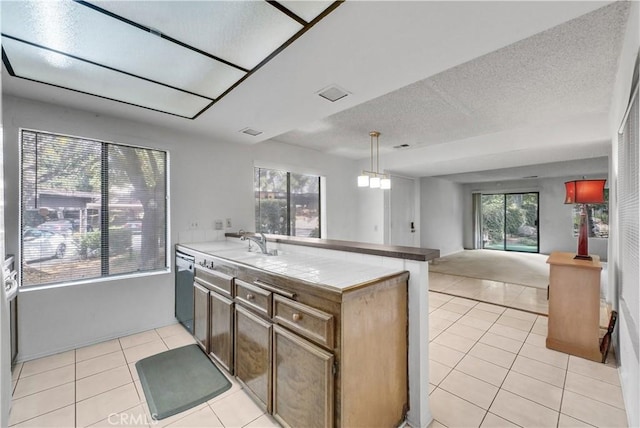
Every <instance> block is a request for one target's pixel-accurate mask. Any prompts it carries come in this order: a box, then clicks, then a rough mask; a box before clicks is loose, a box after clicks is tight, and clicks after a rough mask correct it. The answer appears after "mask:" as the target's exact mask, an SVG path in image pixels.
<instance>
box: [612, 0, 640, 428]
mask: <svg viewBox="0 0 640 428" xmlns="http://www.w3.org/2000/svg"><path fill="white" fill-rule="evenodd" d="M639 49H640V3H638V2H632V3H631V11H630V20H629V23H628V26H627V29H626V34H625V39H624V43H623V46H622V52H621V56H620V67H619V69H618V74H617V76H616V84H615V86H614V90H613V96H612V103H611V112H610V118H611V121H610V129H611V140H612V144H611V172H610V179H611V183H610V189H611V190H610V191H611V194H614V195H615V194H616V192H617V182H618V162H617V144H618V128H619V127H620V124H621V123H622V119H623V116H624V113H625V110H626V108H627V105H628V102H629V94H630V92H631V79H632V75H633V69H634V65H635V63H636V61H637V59H638V57H639V55H640V54H639ZM610 199H611V205H610V210H609V211H610V215H611V220H610V230H611V235H612V242H611V245H610V246H609V256H610V263H609V270H608V274H609V277H608V283H609V296H608V298H609V301H611V302H612V303H613V307H614V309H617V310H618V313H619V318H618V340H617V341H616V342H617V353H618V358H619V364H620V367H619V369H618V370H619V374H620V383H621V385H622V395H623V397H624V403H625V408H626V410H627V418H628V422H629V426H630V427H637V426H640V351H639V348H640V344H639V342H640V337H639V333H640V302H639V301H637V300H636V301H633V300H629V301H627V300H626V299H625V300H621V296H620V295H619V290H620V284H619V283H618V280H619V278H621V277H622V275H621V266H620V264H619V259H620V250H619V243H618V240H617V239H616V238H617V236H618V235H619V234H620V233H621V231H620V229H619V226H618V219H619V217H620V216H619V214H620V213H619V210H618V206H617V200H618V198H615V197H613V198H610ZM636 284H637V283H636Z"/></svg>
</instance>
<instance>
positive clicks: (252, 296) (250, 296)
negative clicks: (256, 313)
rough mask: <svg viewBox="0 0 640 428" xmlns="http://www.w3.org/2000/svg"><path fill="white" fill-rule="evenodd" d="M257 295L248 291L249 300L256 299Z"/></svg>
mask: <svg viewBox="0 0 640 428" xmlns="http://www.w3.org/2000/svg"><path fill="white" fill-rule="evenodd" d="M255 297H256V296H254V295H253V294H251V293H247V300H253V299H255Z"/></svg>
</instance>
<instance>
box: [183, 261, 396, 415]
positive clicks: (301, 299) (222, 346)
mask: <svg viewBox="0 0 640 428" xmlns="http://www.w3.org/2000/svg"><path fill="white" fill-rule="evenodd" d="M194 254H195V256H196V265H197V267H196V278H195V284H194V287H195V295H196V297H195V299H196V300H195V301H194V305H195V306H196V311H195V312H196V315H195V321H194V323H195V332H194V334H195V335H196V339H197V340H198V342H199V343H201V346H203V348H204V349H207V350H208V352H210V355H211V357H212V358H213V359H215V360H216V361H217V362H219V363H220V364H221V365H222V366H223V367H225V368H227V369H228V370H229V372H231V373H232V374H234V375H235V376H236V378H237V379H238V381H239V382H241V383H242V384H243V385H244V386H245V388H246V390H247V391H249V392H250V395H251V396H252V397H253V398H254V399H255V400H256V402H258V404H260V405H261V406H262V407H263V408H264V409H265V410H266V411H267V412H269V413H271V414H273V416H274V417H275V418H276V419H277V420H278V421H279V422H280V423H281V424H282V425H284V426H291V427H301V426H304V427H352V426H376V427H395V426H399V425H400V424H401V423H402V422H403V420H404V418H405V416H406V412H407V409H408V403H409V392H408V375H407V373H408V361H407V358H408V343H407V334H408V309H407V308H408V306H407V305H408V290H407V284H408V272H399V273H395V274H392V275H389V276H388V277H384V278H379V279H376V280H373V281H368V282H366V283H363V284H355V285H354V286H352V287H346V288H345V289H336V288H331V287H326V286H323V285H322V284H314V283H308V282H305V281H303V280H297V279H292V278H289V277H286V276H283V275H278V274H274V273H270V272H266V271H263V270H261V269H258V268H255V267H250V266H247V265H246V264H243V263H240V262H235V261H233V260H229V259H225V258H222V257H217V256H212V255H210V254H204V253H198V252H194ZM205 260H207V263H205ZM203 264H206V267H204V266H203ZM198 266H199V267H198ZM205 297H206V298H205ZM205 302H206V303H205ZM206 311H208V315H206V317H208V318H207V319H208V320H209V322H208V323H207V322H204V321H202V319H203V318H206V317H205V315H204V314H205V313H206ZM207 329H208V330H207ZM205 330H206V331H207V333H205ZM229 347H231V349H233V353H232V355H231V356H230V355H229V351H228V350H229Z"/></svg>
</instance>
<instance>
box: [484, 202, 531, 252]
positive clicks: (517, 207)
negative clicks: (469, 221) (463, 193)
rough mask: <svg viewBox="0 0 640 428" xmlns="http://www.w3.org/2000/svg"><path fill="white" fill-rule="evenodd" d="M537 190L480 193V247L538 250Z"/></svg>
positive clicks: (522, 250) (524, 250) (523, 250)
mask: <svg viewBox="0 0 640 428" xmlns="http://www.w3.org/2000/svg"><path fill="white" fill-rule="evenodd" d="M539 196H540V195H539V193H538V192H529V193H494V194H483V195H482V198H481V207H480V209H481V213H482V248H485V249H490V250H502V251H520V252H526V253H538V252H539V251H540V238H539V236H540V234H539V233H538V232H539V227H538V216H539V212H540V210H539V204H538V201H539Z"/></svg>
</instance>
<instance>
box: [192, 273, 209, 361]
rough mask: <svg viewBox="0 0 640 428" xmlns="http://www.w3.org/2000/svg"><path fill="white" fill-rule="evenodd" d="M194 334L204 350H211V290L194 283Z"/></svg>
mask: <svg viewBox="0 0 640 428" xmlns="http://www.w3.org/2000/svg"><path fill="white" fill-rule="evenodd" d="M193 336H194V338H195V339H196V342H197V343H198V345H200V347H201V348H202V349H203V350H204V352H208V351H209V344H208V338H209V290H208V289H207V288H206V287H204V286H202V285H201V284H198V282H194V283H193Z"/></svg>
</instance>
